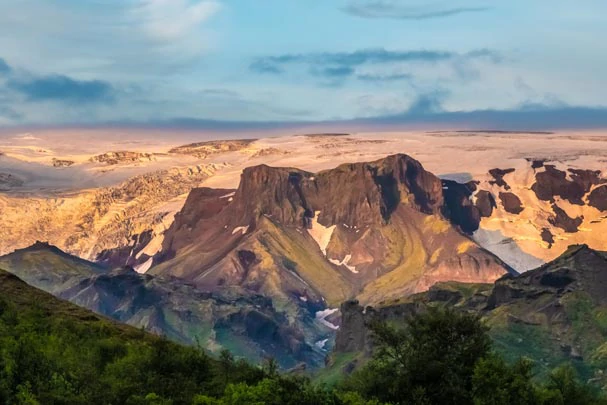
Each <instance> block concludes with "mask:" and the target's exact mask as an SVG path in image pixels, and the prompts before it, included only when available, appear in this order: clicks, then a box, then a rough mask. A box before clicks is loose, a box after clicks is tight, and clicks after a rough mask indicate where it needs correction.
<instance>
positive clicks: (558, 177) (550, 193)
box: [531, 165, 603, 205]
mask: <svg viewBox="0 0 607 405" xmlns="http://www.w3.org/2000/svg"><path fill="white" fill-rule="evenodd" d="M545 168H546V171H545V172H541V173H537V174H536V175H535V179H536V182H535V184H533V186H531V189H532V190H533V191H534V192H535V195H536V196H537V198H539V199H540V200H542V201H554V197H556V196H560V197H561V198H563V199H565V200H567V201H569V202H570V203H572V204H577V205H584V202H583V201H582V198H583V197H584V195H585V194H586V193H587V192H588V191H590V188H591V187H592V186H593V185H595V184H600V183H602V182H603V180H602V179H601V178H600V174H601V172H600V171H594V170H576V169H569V172H570V174H571V180H568V179H567V173H566V172H564V171H561V170H558V169H556V168H555V166H554V165H545Z"/></svg>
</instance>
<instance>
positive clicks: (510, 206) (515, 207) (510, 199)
mask: <svg viewBox="0 0 607 405" xmlns="http://www.w3.org/2000/svg"><path fill="white" fill-rule="evenodd" d="M499 197H500V200H501V201H502V205H503V206H504V209H505V210H506V212H509V213H510V214H520V213H521V212H523V210H524V208H523V203H522V202H521V199H520V198H518V197H517V196H516V195H515V194H513V193H503V192H500V194H499Z"/></svg>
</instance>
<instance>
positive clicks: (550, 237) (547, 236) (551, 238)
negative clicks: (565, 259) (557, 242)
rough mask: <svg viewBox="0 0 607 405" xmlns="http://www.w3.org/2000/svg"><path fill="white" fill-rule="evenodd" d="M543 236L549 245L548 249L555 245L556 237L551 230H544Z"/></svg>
mask: <svg viewBox="0 0 607 405" xmlns="http://www.w3.org/2000/svg"><path fill="white" fill-rule="evenodd" d="M541 236H542V240H543V241H544V242H546V243H547V244H548V247H552V244H553V243H554V235H552V232H550V229H548V228H543V229H542V234H541Z"/></svg>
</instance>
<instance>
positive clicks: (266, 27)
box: [0, 0, 607, 126]
mask: <svg viewBox="0 0 607 405" xmlns="http://www.w3.org/2000/svg"><path fill="white" fill-rule="evenodd" d="M606 15H607V2H605V1H603V0H601V1H599V0H580V1H577V2H572V1H570V0H551V1H548V0H533V1H528V0H526V1H523V0H509V1H500V0H0V125H7V126H8V125H63V124H74V125H79V124H82V125H88V124H103V123H110V122H111V123H133V124H136V123H141V124H148V125H154V123H163V122H178V121H179V120H182V119H188V120H200V121H201V122H205V121H206V120H213V121H239V122H249V121H260V122H267V121H280V122H293V121H335V120H366V119H368V120H370V121H372V122H381V120H382V117H387V118H386V119H387V120H390V119H391V120H394V119H395V117H401V118H403V119H404V120H405V121H406V120H407V119H409V120H411V119H413V118H415V119H419V120H428V121H432V120H433V119H435V118H436V119H439V118H440V117H442V119H446V118H445V117H453V116H456V115H458V114H460V115H463V116H466V117H473V116H474V114H475V113H483V112H485V113H486V112H487V111H490V112H492V113H497V112H500V113H504V114H506V113H507V114H512V113H518V112H522V113H524V114H526V115H528V114H529V112H530V111H532V112H533V111H537V112H539V114H537V115H538V116H541V117H543V118H542V119H545V120H547V121H550V117H551V116H550V114H546V111H554V112H555V114H558V116H559V117H561V118H562V117H563V114H566V113H570V114H572V117H573V118H576V119H578V120H580V122H582V123H583V119H587V120H590V118H588V117H595V118H593V119H596V117H598V118H599V121H601V119H600V118H601V112H602V111H603V109H604V108H606V107H607V98H606V97H605V95H604V92H605V89H607V74H605V72H606V71H607V41H604V38H605V37H607V24H605V16H606ZM589 111H590V112H591V114H588V112H589ZM580 113H583V114H585V115H579V114H580ZM576 114H577V115H576ZM420 117H421V118H420ZM580 117H583V119H582V118H580ZM573 118H572V119H573ZM512 119H516V118H512ZM605 121H607V116H606V118H605ZM601 122H602V121H601ZM489 124H490V123H489ZM547 124H548V122H547ZM589 125H590V126H592V125H598V124H596V123H594V124H593V123H589Z"/></svg>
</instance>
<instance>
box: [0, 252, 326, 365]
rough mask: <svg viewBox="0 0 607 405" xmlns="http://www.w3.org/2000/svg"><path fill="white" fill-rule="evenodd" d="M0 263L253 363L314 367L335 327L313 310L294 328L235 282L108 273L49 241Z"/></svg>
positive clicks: (97, 306)
mask: <svg viewBox="0 0 607 405" xmlns="http://www.w3.org/2000/svg"><path fill="white" fill-rule="evenodd" d="M0 268H5V269H7V270H8V271H10V272H12V273H14V274H16V275H18V276H19V277H21V278H23V279H24V280H25V281H27V282H28V283H29V284H30V285H32V286H34V287H38V288H41V289H43V290H45V291H48V292H50V293H52V294H54V295H55V296H57V297H60V298H63V299H66V300H69V301H70V302H72V303H74V304H77V305H79V306H82V307H85V308H88V309H90V310H93V311H94V312H96V313H98V314H102V315H106V316H108V317H111V318H113V319H115V320H118V321H120V322H124V323H127V324H129V325H132V326H135V327H138V328H143V329H145V330H146V331H148V332H152V333H155V334H157V335H162V336H166V337H167V338H169V339H171V340H173V341H176V342H179V343H185V344H191V345H196V344H200V345H201V346H202V347H204V348H206V349H208V350H210V351H212V352H218V351H219V350H221V349H229V350H230V351H231V352H232V353H234V354H235V355H238V356H242V357H245V358H247V359H250V360H254V361H260V360H261V359H263V358H266V357H273V358H275V359H276V360H277V361H278V363H279V364H280V365H281V366H283V367H285V368H288V367H293V366H295V365H297V364H299V363H305V364H307V365H308V366H311V367H317V366H319V365H321V364H323V361H324V357H325V354H326V352H325V351H324V350H322V348H320V347H318V346H317V345H315V343H316V342H317V341H319V340H323V339H327V338H328V337H329V331H330V329H328V328H327V327H326V326H323V325H322V324H320V323H319V322H318V321H317V320H316V319H315V317H314V312H313V311H312V312H309V313H308V314H307V316H306V315H305V314H302V316H301V317H300V322H301V324H298V326H299V327H298V328H295V327H293V326H292V325H290V324H289V322H288V321H287V320H286V318H285V315H284V314H283V313H282V312H280V311H279V310H278V309H277V308H275V307H274V305H273V303H272V300H270V299H269V298H267V297H264V296H261V295H258V294H250V293H249V292H247V291H243V290H242V289H240V288H238V287H234V288H226V289H223V290H222V291H220V292H204V291H201V290H200V289H199V288H197V287H196V286H194V285H192V284H190V283H188V282H186V281H184V280H180V279H177V278H171V277H155V276H152V275H148V274H139V273H137V272H135V271H134V270H133V269H131V268H119V269H115V270H111V271H110V270H106V269H104V268H102V267H100V266H99V265H97V264H94V263H91V262H87V261H85V260H82V259H79V258H77V257H74V256H71V255H68V254H66V253H64V252H62V251H61V250H59V249H58V248H56V247H54V246H50V245H48V244H45V243H36V244H35V245H33V246H31V247H30V248H26V249H22V250H18V251H15V252H13V253H11V254H9V255H6V256H3V257H0Z"/></svg>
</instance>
